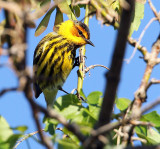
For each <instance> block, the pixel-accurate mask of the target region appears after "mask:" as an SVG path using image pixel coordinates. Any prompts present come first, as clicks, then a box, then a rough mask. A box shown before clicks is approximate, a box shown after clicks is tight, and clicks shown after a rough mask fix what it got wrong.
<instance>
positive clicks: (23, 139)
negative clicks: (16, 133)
mask: <svg viewBox="0 0 160 149" xmlns="http://www.w3.org/2000/svg"><path fill="white" fill-rule="evenodd" d="M41 131H44V129H42V130H41ZM37 133H39V131H35V132H31V133H29V134H26V135H25V136H24V137H23V138H21V139H20V140H19V141H17V144H16V145H15V146H14V147H13V149H16V148H17V147H18V145H20V143H22V142H23V141H25V140H26V139H28V138H29V137H32V136H33V135H35V134H37Z"/></svg>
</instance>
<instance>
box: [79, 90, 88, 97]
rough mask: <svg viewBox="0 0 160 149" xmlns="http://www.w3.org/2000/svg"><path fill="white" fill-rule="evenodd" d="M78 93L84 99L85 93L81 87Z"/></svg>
mask: <svg viewBox="0 0 160 149" xmlns="http://www.w3.org/2000/svg"><path fill="white" fill-rule="evenodd" d="M79 94H80V96H82V97H83V98H84V99H86V98H87V97H86V95H85V94H84V92H83V89H81V90H80V93H79Z"/></svg>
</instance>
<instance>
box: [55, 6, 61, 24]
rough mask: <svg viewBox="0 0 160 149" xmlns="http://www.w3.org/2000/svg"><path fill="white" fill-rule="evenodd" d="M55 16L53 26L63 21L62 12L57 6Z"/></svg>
mask: <svg viewBox="0 0 160 149" xmlns="http://www.w3.org/2000/svg"><path fill="white" fill-rule="evenodd" d="M56 10H57V11H56V18H55V22H54V26H55V25H57V24H60V23H61V22H63V14H62V12H61V11H60V10H59V8H58V7H57V9H56Z"/></svg>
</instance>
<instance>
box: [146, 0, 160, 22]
mask: <svg viewBox="0 0 160 149" xmlns="http://www.w3.org/2000/svg"><path fill="white" fill-rule="evenodd" d="M148 3H149V6H150V7H151V9H152V11H153V13H154V15H155V17H156V18H157V19H158V21H159V22H160V14H158V13H157V10H156V8H155V7H154V5H153V4H152V2H151V0H148Z"/></svg>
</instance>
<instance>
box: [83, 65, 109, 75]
mask: <svg viewBox="0 0 160 149" xmlns="http://www.w3.org/2000/svg"><path fill="white" fill-rule="evenodd" d="M95 67H103V68H106V69H108V70H110V69H109V68H108V67H106V66H104V65H100V64H95V65H91V66H89V67H87V68H86V69H85V73H87V72H88V71H89V70H91V69H93V68H95Z"/></svg>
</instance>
